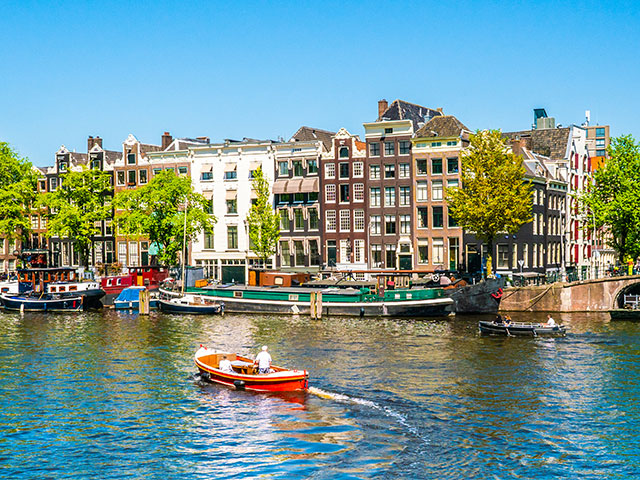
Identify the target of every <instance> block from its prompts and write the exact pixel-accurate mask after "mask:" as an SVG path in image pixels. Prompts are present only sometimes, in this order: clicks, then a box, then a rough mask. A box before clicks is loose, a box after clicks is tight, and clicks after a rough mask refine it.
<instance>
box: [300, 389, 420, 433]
mask: <svg viewBox="0 0 640 480" xmlns="http://www.w3.org/2000/svg"><path fill="white" fill-rule="evenodd" d="M307 391H308V392H309V393H310V394H311V395H315V396H317V397H320V398H324V399H326V400H334V401H336V402H340V403H352V404H356V405H363V406H365V407H369V408H371V409H374V410H378V411H380V412H382V413H384V414H385V415H386V416H388V417H390V418H392V419H394V420H395V421H396V422H397V423H398V424H400V425H402V426H403V427H404V428H405V429H406V430H407V431H409V432H410V433H411V434H412V435H414V436H415V437H416V438H419V439H420V440H422V441H423V442H424V443H431V442H430V440H429V439H428V438H427V437H426V436H425V435H423V434H421V433H420V432H419V431H418V429H417V428H415V427H414V426H413V425H411V424H410V423H409V421H408V420H407V417H405V416H404V415H403V414H401V413H400V412H398V411H396V410H394V409H393V408H390V407H383V406H380V405H378V404H377V403H376V402H374V401H371V400H366V399H364V398H358V397H351V396H349V395H344V394H342V393H335V392H328V391H326V390H322V389H321V388H316V387H309V390H307Z"/></svg>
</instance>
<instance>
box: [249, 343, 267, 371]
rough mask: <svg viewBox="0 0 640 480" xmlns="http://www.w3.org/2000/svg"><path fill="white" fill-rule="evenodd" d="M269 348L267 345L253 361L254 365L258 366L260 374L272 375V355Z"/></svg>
mask: <svg viewBox="0 0 640 480" xmlns="http://www.w3.org/2000/svg"><path fill="white" fill-rule="evenodd" d="M268 349H269V348H268V347H267V346H266V345H265V346H264V347H262V351H261V352H260V353H259V354H258V355H256V359H255V360H254V361H253V364H254V365H256V364H257V365H258V373H271V355H269V352H267V350H268Z"/></svg>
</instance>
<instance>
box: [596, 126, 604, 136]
mask: <svg viewBox="0 0 640 480" xmlns="http://www.w3.org/2000/svg"><path fill="white" fill-rule="evenodd" d="M604 132H605V129H604V128H596V137H604V135H605V133H604Z"/></svg>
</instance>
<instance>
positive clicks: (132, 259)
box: [129, 242, 138, 267]
mask: <svg viewBox="0 0 640 480" xmlns="http://www.w3.org/2000/svg"><path fill="white" fill-rule="evenodd" d="M129 266H134V267H137V266H138V242H129Z"/></svg>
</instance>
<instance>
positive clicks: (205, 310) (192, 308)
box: [158, 299, 222, 315]
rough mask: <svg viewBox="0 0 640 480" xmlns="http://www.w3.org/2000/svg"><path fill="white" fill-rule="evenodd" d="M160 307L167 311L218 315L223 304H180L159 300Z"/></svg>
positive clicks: (161, 309)
mask: <svg viewBox="0 0 640 480" xmlns="http://www.w3.org/2000/svg"><path fill="white" fill-rule="evenodd" d="M158 308H159V309H160V311H161V312H166V313H189V314H192V315H216V314H218V313H222V306H221V305H180V304H177V303H172V302H169V301H166V300H162V299H160V300H158Z"/></svg>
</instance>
